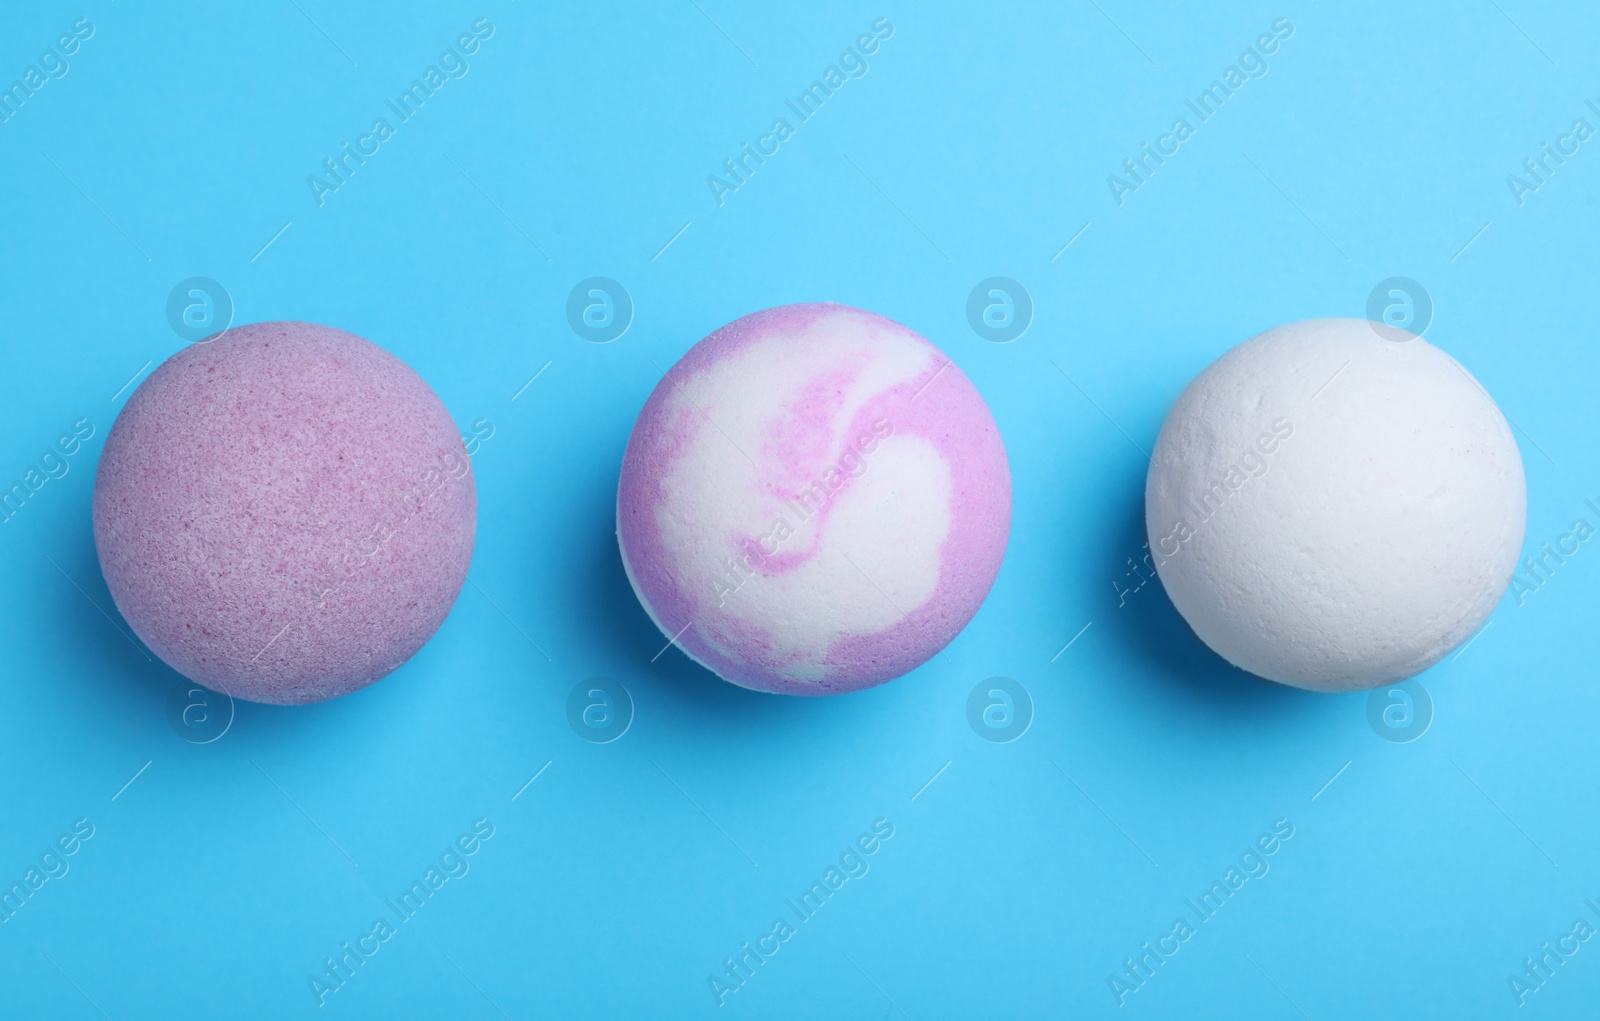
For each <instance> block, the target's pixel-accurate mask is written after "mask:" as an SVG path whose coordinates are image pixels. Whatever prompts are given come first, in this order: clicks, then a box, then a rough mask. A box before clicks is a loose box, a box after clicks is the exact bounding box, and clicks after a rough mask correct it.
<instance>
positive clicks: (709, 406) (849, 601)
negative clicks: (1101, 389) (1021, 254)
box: [617, 304, 1011, 695]
mask: <svg viewBox="0 0 1600 1021" xmlns="http://www.w3.org/2000/svg"><path fill="white" fill-rule="evenodd" d="M1010 530H1011V473H1010V469H1009V468H1008V466H1007V464H1006V454H1005V448H1004V447H1003V446H1002V445H1001V442H1000V433H999V430H998V429H996V427H995V423H994V417H993V416H992V415H990V414H989V408H988V406H987V405H985V404H984V402H983V398H981V397H979V396H978V392H977V390H975V389H974V388H973V386H972V384H971V382H969V381H968V380H967V377H966V376H964V375H963V374H962V373H961V370H960V369H958V368H956V367H955V366H954V365H953V364H951V362H950V359H949V358H947V357H946V356H945V355H944V354H943V352H941V351H940V350H939V349H938V348H936V347H934V346H933V345H932V344H930V343H928V342H927V341H926V340H924V339H923V338H922V337H920V336H918V335H917V334H915V333H913V332H912V331H910V330H908V329H906V328H905V327H904V326H901V325H899V324H898V323H895V322H891V321H890V320H888V319H885V318H883V317H882V316H878V315H874V314H872V313H871V312H863V311H861V310H860V309H854V308H849V307H846V306H843V305H831V304H820V305H788V306H784V307H782V308H774V309H768V310H766V311H764V312H757V313H755V314H754V315H749V316H746V317H744V318H743V319H740V320H737V321H736V322H733V323H730V324H728V325H727V326H724V327H723V328H722V329H720V330H718V331H717V332H715V333H713V334H712V335H711V336H709V337H707V338H706V339H704V340H702V341H701V342H700V343H698V344H696V345H695V346H694V347H693V348H692V349H690V351H689V353H688V354H686V355H684V357H683V359H682V360H681V361H679V362H678V363H677V364H676V365H674V366H673V367H672V370H671V371H670V372H668V373H667V375H666V377H665V378H664V379H662V381H661V382H660V384H658V385H657V386H656V389H655V392H654V393H653V394H651V395H650V399H649V401H648V402H646V404H645V407H644V411H643V412H641V413H640V415H639V420H638V423H637V424H636V425H635V426H634V428H633V435H632V437H631V438H630V439H629V441H628V448H627V452H626V454H625V455H624V457H623V462H622V481H621V485H620V486H619V488H618V492H617V537H618V540H619V542H620V544H621V547H622V561H623V564H624V565H625V566H626V568H627V572H628V578H629V580H630V581H631V582H632V583H633V589H634V591H635V592H636V593H638V596H639V600H640V602H642V603H643V604H644V607H645V609H646V610H647V611H649V613H650V616H651V618H652V619H653V620H654V621H655V623H656V625H657V626H658V627H659V628H661V630H662V632H663V634H664V635H665V636H666V637H668V638H672V639H673V640H674V641H675V642H676V643H677V645H678V646H679V647H680V648H682V649H683V650H684V651H685V652H687V653H688V654H689V655H690V656H691V657H693V658H694V659H695V660H697V661H698V662H700V663H701V664H703V665H705V666H707V667H709V668H710V669H712V670H714V671H715V672H716V673H717V674H719V675H721V676H722V677H723V679H725V680H728V681H732V682H733V683H734V684H738V685H742V686H743V687H746V688H755V689H757V690H759V691H771V692H779V693H785V694H794V695H831V694H838V693H841V692H847V691H858V690H860V689H862V688H867V687H871V686H872V685H875V684H881V683H883V682H884V681H887V680H890V679H892V678H895V677H899V676H900V675H901V674H904V673H906V672H907V671H909V670H911V669H912V668H913V667H916V666H917V665H919V664H921V663H922V662H923V661H925V660H927V659H928V658H929V657H931V656H933V655H934V654H935V653H937V652H938V651H939V650H940V649H942V648H943V647H944V646H945V645H946V644H947V643H949V641H950V640H951V639H952V638H954V637H955V636H956V634H957V633H958V632H960V630H961V629H962V628H963V627H964V626H966V623H967V621H968V620H970V619H971V618H972V615H973V614H974V613H976V612H977V609H978V606H979V604H981V603H982V602H983V599H984V596H985V595H987V594H988V591H989V586H990V585H991V584H993V582H994V578H995V574H996V572H998V571H999V569H1000V560H1001V558H1002V557H1003V556H1004V554H1005V548H1006V538H1007V536H1008V535H1009V533H1010Z"/></svg>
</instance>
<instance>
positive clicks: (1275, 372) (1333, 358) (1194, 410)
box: [1145, 319, 1527, 691]
mask: <svg viewBox="0 0 1600 1021" xmlns="http://www.w3.org/2000/svg"><path fill="white" fill-rule="evenodd" d="M1526 518H1527V491H1526V487H1525V484H1524V481H1523V477H1522V458H1521V457H1520V456H1519V455H1518V453H1517V444H1516V441H1515V439H1514V438H1513V437H1512V435H1511V430H1510V428H1509V427H1508V426H1507V425H1506V420H1505V416H1504V415H1502V414H1500V409H1499V408H1498V407H1496V406H1495V403H1494V401H1493V400H1492V399H1491V398H1490V397H1489V395H1488V394H1487V393H1486V392H1485V391H1484V390H1483V388H1482V387H1481V386H1480V385H1479V384H1478V382H1477V380H1475V379H1473V378H1472V377H1471V376H1470V375H1468V373H1467V370H1466V369H1463V368H1462V367H1461V365H1460V364H1459V363H1457V362H1456V361H1455V359H1453V358H1451V357H1450V356H1449V355H1447V354H1445V353H1444V352H1443V351H1441V350H1439V349H1438V348H1436V347H1434V346H1433V345H1431V344H1429V343H1428V342H1427V341H1425V340H1423V339H1422V338H1420V337H1416V336H1413V335H1412V334H1410V333H1406V332H1405V331H1403V330H1397V329H1393V328H1391V327H1387V326H1380V325H1376V324H1373V323H1370V322H1367V321H1366V320H1362V319H1312V320H1308V321H1306V322H1300V323H1291V324H1289V325H1287V326H1279V327H1275V328H1273V329H1271V330H1268V331H1266V332H1265V333H1262V334H1259V335H1257V336H1255V337H1252V338H1251V339H1249V340H1247V341H1245V342H1244V343H1242V344H1240V345H1239V346H1238V347H1235V348H1234V349H1233V350H1231V351H1229V352H1228V353H1227V354H1225V355H1223V356H1222V357H1221V358H1219V359H1218V360H1217V361H1216V362H1214V363H1213V364H1212V365H1211V366H1210V367H1209V368H1207V369H1206V370H1205V371H1204V372H1202V373H1201V374H1200V375H1199V376H1197V377H1196V378H1195V380H1194V381H1193V382H1192V383H1190V384H1189V386H1188V387H1187V388H1186V389H1185V390H1184V391H1183V394H1182V395H1181V396H1180V397H1179V398H1178V402H1177V404H1176V405H1174V406H1173V409H1172V412H1171V413H1170V414H1169V415H1168V416H1167V421H1166V424H1165V425H1163V426H1162V428H1161V435H1160V437H1159V438H1158V439H1157V440H1156V448H1155V456H1154V458H1153V459H1152V461H1151V465H1150V475H1149V479H1148V482H1147V484H1146V487H1145V524H1146V527H1147V528H1148V529H1149V534H1150V549H1151V552H1152V554H1153V559H1154V560H1155V563H1156V569H1157V572H1158V573H1159V574H1160V576H1161V581H1162V584H1164V585H1165V586H1166V589H1167V594H1168V595H1169V596H1171V598H1172V602H1173V605H1175V606H1176V607H1177V608H1178V612H1179V613H1181V614H1183V617H1184V619H1185V620H1187V621H1188V622H1189V625H1190V626H1191V627H1192V628H1194V631H1195V634H1197V635H1199V636H1200V638H1201V640H1202V641H1204V642H1205V643H1206V644H1207V645H1209V646H1211V648H1212V649H1214V650H1216V651H1217V652H1218V653H1219V654H1220V655H1221V656H1223V658H1225V659H1227V660H1228V661H1229V662H1230V663H1233V664H1234V665H1236V666H1239V667H1241V668H1243V669H1245V670H1248V671H1250V672H1251V673H1254V674H1259V675H1260V676H1262V677H1266V678H1269V679H1271V680H1274V681H1281V682H1282V683H1284V684H1292V685H1295V686H1296V687H1301V688H1311V689H1314V690H1318V691H1354V690H1359V689H1363V688H1374V687H1377V686H1379V685H1382V684H1385V683H1388V682H1391V681H1395V680H1399V679H1401V678H1405V677H1410V676H1411V675H1413V674H1416V673H1419V672H1421V671H1422V670H1425V669H1427V668H1428V667H1430V666H1432V665H1433V664H1434V663H1436V662H1438V661H1439V659H1440V658H1441V657H1443V656H1444V655H1445V654H1446V653H1447V652H1449V651H1450V650H1451V649H1453V648H1455V647H1456V646H1457V645H1459V644H1460V643H1461V642H1463V641H1465V640H1466V639H1467V638H1468V637H1470V636H1471V635H1473V634H1474V633H1475V632H1476V631H1477V630H1478V629H1479V628H1480V627H1482V626H1483V623H1484V622H1485V621H1486V620H1487V619H1488V618H1489V614H1490V612H1491V611H1492V610H1493V609H1494V606H1495V604H1496V603H1497V602H1499V600H1500V596H1501V594H1502V593H1503V592H1504V591H1505V588H1506V585H1507V583H1508V582H1509V581H1510V579H1511V574H1512V572H1513V570H1514V569H1515V567H1516V561H1517V555H1518V553H1519V551H1520V550H1521V548H1522V533H1523V526H1524V523H1525V521H1526Z"/></svg>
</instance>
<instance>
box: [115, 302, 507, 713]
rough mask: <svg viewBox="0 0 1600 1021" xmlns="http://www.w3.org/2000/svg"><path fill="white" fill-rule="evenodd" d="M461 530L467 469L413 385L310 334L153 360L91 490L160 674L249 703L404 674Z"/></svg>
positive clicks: (124, 603) (119, 599) (287, 327)
mask: <svg viewBox="0 0 1600 1021" xmlns="http://www.w3.org/2000/svg"><path fill="white" fill-rule="evenodd" d="M476 523H477V494H476V490H475V488H474V484H473V478H472V469H471V462H470V459H469V458H468V457H467V454H466V451H465V450H464V449H463V447H462V444H461V437H460V433H459V432H458V430H457V429H456V426H455V423H454V422H453V421H452V419H451V417H450V414H449V412H448V411H446V410H445V407H444V405H443V403H441V402H440V400H439V398H438V397H437V396H436V395H435V394H434V392H433V391H432V390H431V389H429V387H428V384H427V383H425V382H423V380H422V378H421V377H420V376H418V375H417V374H416V373H415V372H413V371H411V369H410V368H408V367H407V366H406V365H405V363H403V362H401V361H400V360H399V359H398V358H395V357H394V356H393V355H391V354H389V353H388V352H387V351H384V350H383V349H382V348H380V347H378V346H376V345H375V344H372V343H370V342H368V341H366V340H363V339H361V338H360V337H357V336H354V335H353V334H349V333H345V332H344V331H342V330H336V329H333V328H331V327H327V326H318V325H315V324H312V323H297V322H276V323H256V324H254V325H251V326H243V327H239V328H237V329H232V330H228V331H227V332H225V333H223V334H221V335H219V336H217V337H214V338H211V339H210V340H206V341H202V342H201V343H198V344H194V345H192V346H190V347H187V348H185V349H183V350H182V351H180V352H178V353H177V354H175V355H173V356H172V357H171V358H169V359H167V361H165V362H164V363H162V365H161V366H160V367H159V368H157V369H156V370H155V372H153V373H151V375H150V377H149V378H148V379H146V380H145V381H144V383H143V384H141V385H140V387H139V388H138V390H136V391H135V392H134V394H133V396H132V397H131V398H129V400H128V403H127V406H126V407H124V408H123V409H122V413H121V414H120V415H119V416H118V417H117V421H116V424H115V425H113V426H112V428H111V433H110V435H109V436H108V437H107V439H106V446H105V452H104V453H103V454H102V456H101V458H100V467H99V473H98V475H97V476H96V479H95V491H94V534H95V545H96V547H97V548H98V550H99V553H100V565H101V568H102V570H103V571H104V572H105V579H106V585H107V587H108V588H110V590H111V595H112V598H114V599H115V600H116V603H117V608H118V609H119V610H121V611H122V615H123V616H124V617H125V618H126V619H127V621H128V623H129V624H130V625H132V627H133V629H134V631H135V632H136V633H137V634H138V635H139V637H140V638H141V639H142V640H143V641H144V642H145V644H146V645H148V646H149V647H150V648H151V649H152V650H153V651H154V652H155V653H156V654H157V655H159V656H160V657H161V658H162V659H163V660H165V661H166V662H167V663H168V664H169V665H171V666H172V667H173V669H175V670H177V671H178V672H180V673H182V674H183V675H185V676H186V677H189V678H190V679H191V680H194V681H198V682H199V683H201V684H203V685H205V686H207V687H209V688H213V689H215V690H217V691H222V692H226V693H227V694H230V695H233V696H235V697H237V698H243V699H248V700H250V701H253V702H270V703H276V704H281V705H293V704H300V703H305V702H318V701H322V700H324V699H329V698H334V697H336V696H339V695H344V694H348V693H349V692H352V691H356V690H357V689H360V688H363V687H365V686H366V685H368V684H371V683H372V682H373V681H376V680H377V679H378V678H380V677H383V676H384V675H385V674H388V673H389V672H390V671H392V670H394V669H395V668H396V667H398V666H400V665H401V664H402V663H404V662H405V661H406V660H407V659H409V658H411V656H412V655H413V654H415V653H416V651H417V650H418V649H420V648H422V646H423V645H424V644H425V643H426V642H427V641H428V639H429V638H431V637H432V636H433V634H434V632H435V631H437V630H438V629H439V625H440V624H442V623H443V622H444V618H445V616H446V615H447V614H448V613H449V612H450V607H451V606H452V605H453V604H454V602H455V599H456V596H457V594H458V593H459V592H460V591H461V586H462V584H463V583H464V581H465V579H466V575H467V567H468V564H469V562H470V561H471V559H472V545H473V537H474V533H475V531H476Z"/></svg>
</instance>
